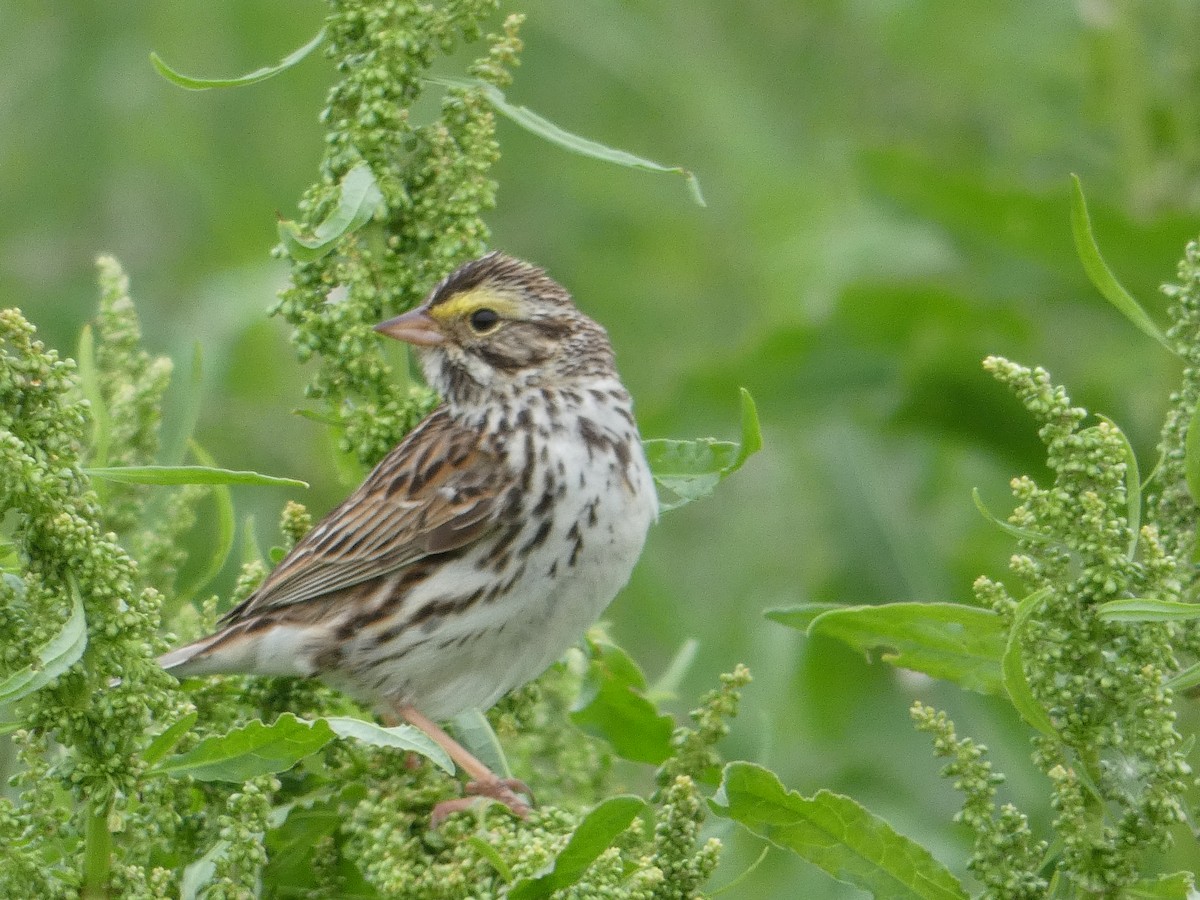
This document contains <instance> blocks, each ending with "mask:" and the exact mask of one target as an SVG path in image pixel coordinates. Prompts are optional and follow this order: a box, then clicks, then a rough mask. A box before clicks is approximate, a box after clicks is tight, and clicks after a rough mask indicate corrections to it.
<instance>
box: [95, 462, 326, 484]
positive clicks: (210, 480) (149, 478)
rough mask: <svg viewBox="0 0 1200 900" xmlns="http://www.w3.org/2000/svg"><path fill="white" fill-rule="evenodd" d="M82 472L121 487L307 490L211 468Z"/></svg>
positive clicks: (124, 468) (127, 468)
mask: <svg viewBox="0 0 1200 900" xmlns="http://www.w3.org/2000/svg"><path fill="white" fill-rule="evenodd" d="M83 471H84V472H86V473H87V474H88V475H89V476H91V477H92V478H103V479H105V480H107V481H119V482H122V483H123V484H158V485H172V484H257V485H281V486H284V487H302V488H306V487H308V482H307V481H300V480H299V479H297V478H282V477H280V476H278V475H263V474H261V473H259V472H242V471H235V470H233V469H217V468H213V467H211V466H102V467H98V468H89V469H84V470H83Z"/></svg>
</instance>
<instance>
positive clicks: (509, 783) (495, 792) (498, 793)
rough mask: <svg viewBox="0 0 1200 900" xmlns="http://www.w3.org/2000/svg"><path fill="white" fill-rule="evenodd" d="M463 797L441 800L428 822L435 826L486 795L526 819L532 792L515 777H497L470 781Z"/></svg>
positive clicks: (519, 817) (520, 817)
mask: <svg viewBox="0 0 1200 900" xmlns="http://www.w3.org/2000/svg"><path fill="white" fill-rule="evenodd" d="M463 792H464V793H465V794H466V795H467V796H465V797H458V798H457V799H454V800H443V801H442V802H441V803H438V804H437V805H436V806H434V808H433V812H432V813H430V816H429V821H430V824H431V825H432V826H433V827H434V828H437V827H438V826H439V825H441V824H442V823H443V822H445V821H446V819H447V818H449V817H450V816H452V815H453V814H454V813H456V812H462V811H463V810H465V809H469V808H470V807H472V806H473V805H475V804H476V803H477V802H478V800H479V798H481V797H486V798H488V799H490V800H496V801H497V802H499V803H503V804H504V805H505V806H507V807H508V808H509V809H510V810H512V812H513V815H515V816H516V817H517V818H518V819H526V818H528V817H529V812H530V809H531V806H530V804H531V803H532V802H533V792H532V791H530V790H529V787H528V786H527V785H526V784H525V782H523V781H520V780H519V779H516V778H497V779H496V780H495V781H470V782H468V783H467V784H466V786H465V787H464V788H463ZM520 794H525V795H526V796H527V797H528V798H529V802H528V803H527V802H526V801H525V800H524V799H523V798H522V797H521V796H520Z"/></svg>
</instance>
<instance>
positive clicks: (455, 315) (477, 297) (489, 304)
mask: <svg viewBox="0 0 1200 900" xmlns="http://www.w3.org/2000/svg"><path fill="white" fill-rule="evenodd" d="M484 307H486V308H488V309H494V310H495V311H496V312H498V313H499V314H500V315H502V316H511V315H513V314H515V313H516V312H517V304H516V303H515V302H513V300H512V298H510V297H508V296H506V295H504V294H502V293H499V292H498V291H495V290H493V289H491V288H489V287H477V288H472V289H471V290H469V291H463V292H462V293H461V294H456V295H455V296H453V297H451V298H450V299H449V300H446V301H444V302H442V303H439V304H437V305H436V306H434V307H432V308H431V309H430V310H429V315H431V316H433V318H435V319H437V320H438V321H439V322H447V321H450V320H453V319H465V318H466V317H467V316H469V315H470V314H471V313H473V312H475V310H477V309H483V308H484Z"/></svg>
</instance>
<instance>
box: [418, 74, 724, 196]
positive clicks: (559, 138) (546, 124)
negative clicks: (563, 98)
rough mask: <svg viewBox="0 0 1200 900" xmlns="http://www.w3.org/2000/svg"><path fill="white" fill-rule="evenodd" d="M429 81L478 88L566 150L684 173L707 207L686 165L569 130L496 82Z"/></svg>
mask: <svg viewBox="0 0 1200 900" xmlns="http://www.w3.org/2000/svg"><path fill="white" fill-rule="evenodd" d="M428 80H429V81H431V82H433V83H435V84H440V85H443V86H445V87H457V88H474V89H477V90H479V91H481V92H482V93H483V95H484V97H486V98H487V101H488V102H489V103H490V104H491V105H492V108H493V109H495V110H496V112H498V113H500V114H501V115H502V116H505V117H506V118H508V119H509V120H511V121H512V122H515V123H516V124H517V125H520V126H521V127H522V128H524V129H525V130H526V131H528V132H529V133H531V134H535V135H537V136H538V137H540V138H542V139H543V140H546V141H549V142H550V143H552V144H556V145H558V146H559V147H562V148H563V149H564V150H569V151H570V152H572V153H578V154H579V155H580V156H587V157H591V158H592V159H598V160H600V161H602V162H608V163H613V164H615V165H618V166H624V167H625V168H629V169H641V170H643V171H646V172H664V173H668V174H673V175H681V176H683V178H684V179H685V180H686V182H687V186H688V191H689V192H690V193H691V195H692V200H694V201H695V203H696V205H697V206H706V205H707V204H705V202H704V194H702V193H701V191H700V181H699V179H697V178H696V176H695V175H694V174H692V173H691V172H689V171H688V170H687V169H685V168H683V167H682V166H664V165H662V164H661V163H656V162H653V161H652V160H649V159H644V158H643V157H641V156H634V155H633V154H632V153H628V152H626V151H625V150H617V149H616V148H614V147H608V146H606V145H604V144H601V143H598V142H596V141H592V140H588V139H587V138H585V137H580V136H579V135H577V134H573V133H572V132H570V131H567V130H566V129H565V128H560V127H559V126H558V125H555V124H554V123H553V122H551V121H550V120H549V119H545V118H543V117H542V116H539V115H538V114H537V113H535V112H534V111H533V110H531V109H529V108H528V107H525V106H517V105H515V104H512V103H509V102H508V100H507V98H505V96H504V92H503V91H501V90H500V89H499V88H498V87H496V86H495V85H493V84H488V83H487V82H486V81H480V80H478V79H462V78H430V79H428Z"/></svg>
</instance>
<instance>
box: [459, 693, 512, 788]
mask: <svg viewBox="0 0 1200 900" xmlns="http://www.w3.org/2000/svg"><path fill="white" fill-rule="evenodd" d="M454 734H455V737H457V738H458V740H459V743H461V744H462V745H463V746H464V747H466V748H467V749H468V750H470V751H471V753H472V755H474V756H475V758H476V759H478V760H480V761H481V762H482V763H483V764H484V765H485V766H487V767H488V768H489V769H491V770H492V771H493V772H495V773H496V774H497V775H499V776H500V777H501V778H512V767H511V766H509V764H508V757H507V756H506V755H505V753H504V748H503V747H502V746H500V739H499V738H498V737H496V732H495V731H494V730H493V729H492V725H491V723H490V722H489V721H488V720H487V716H485V715H484V714H483V712H482V711H481V710H479V709H477V708H472V709H468V710H464V711H463V712H461V713H459V714H458V715H457V716H455V717H454Z"/></svg>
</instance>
